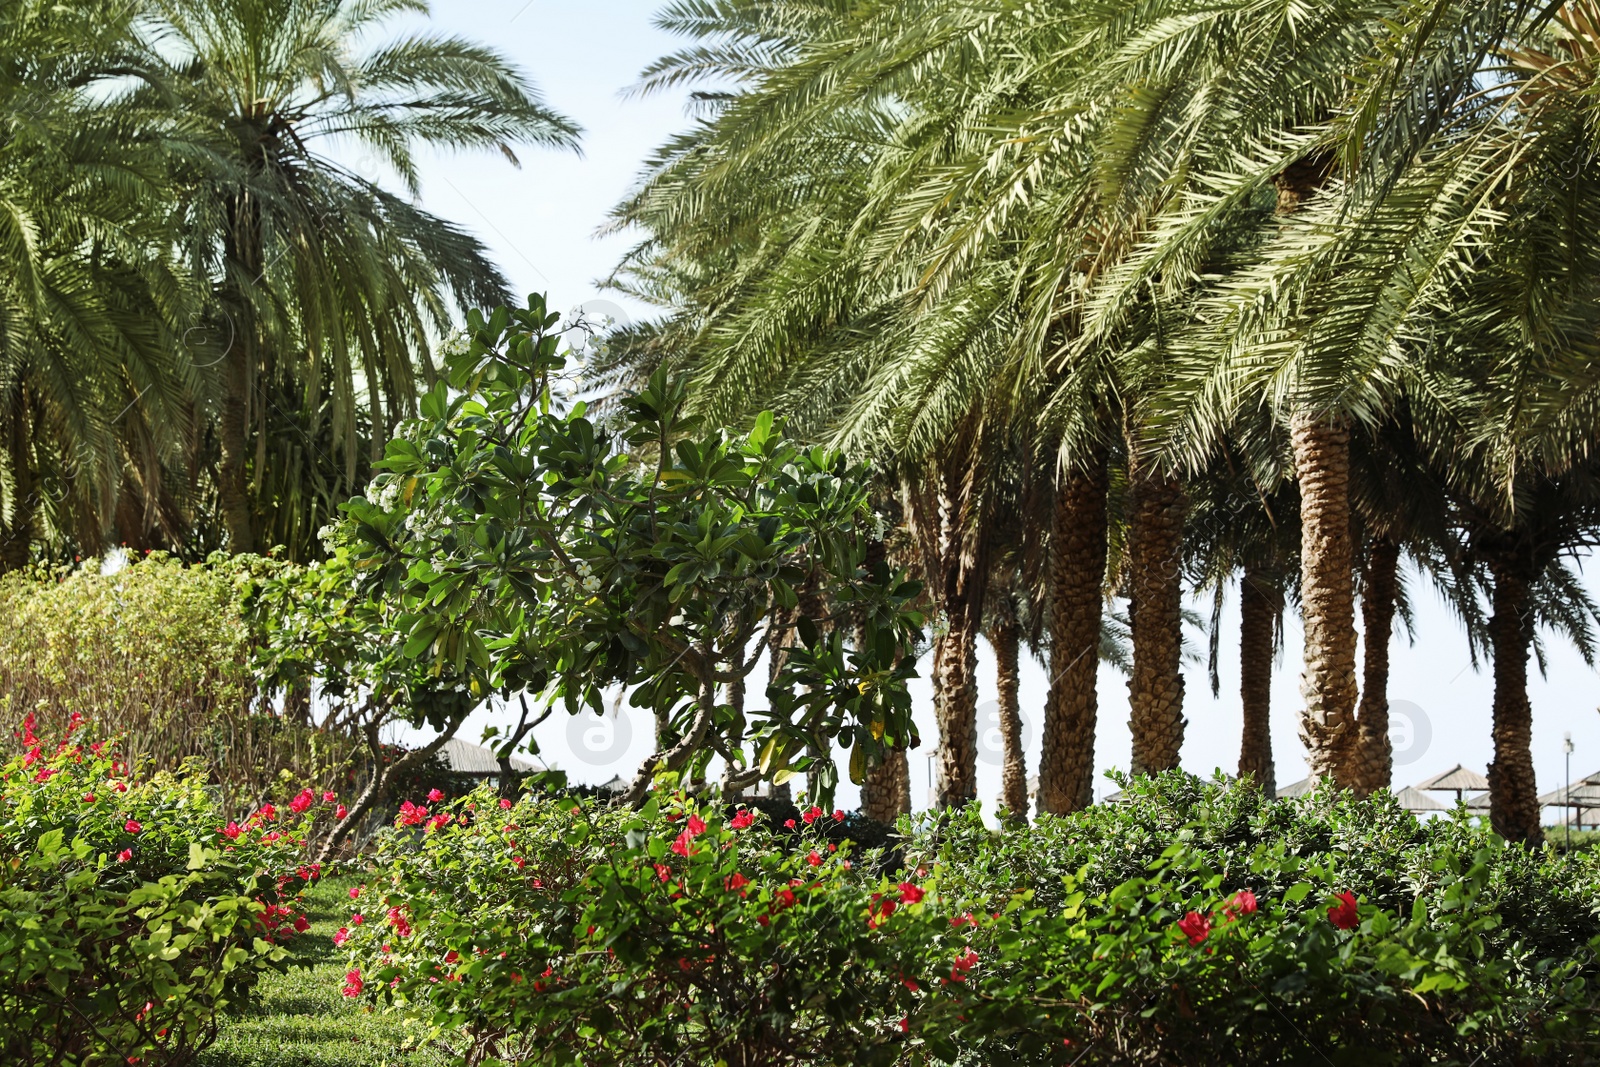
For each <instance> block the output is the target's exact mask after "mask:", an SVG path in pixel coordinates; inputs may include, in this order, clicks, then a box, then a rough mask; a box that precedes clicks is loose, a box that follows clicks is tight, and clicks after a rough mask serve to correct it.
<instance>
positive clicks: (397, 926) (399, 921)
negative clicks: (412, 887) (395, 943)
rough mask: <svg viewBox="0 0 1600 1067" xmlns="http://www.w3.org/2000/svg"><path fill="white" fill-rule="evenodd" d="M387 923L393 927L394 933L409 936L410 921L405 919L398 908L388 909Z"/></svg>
mask: <svg viewBox="0 0 1600 1067" xmlns="http://www.w3.org/2000/svg"><path fill="white" fill-rule="evenodd" d="M389 925H390V926H392V927H394V930H395V933H397V934H399V935H400V936H401V937H410V936H411V923H410V922H408V921H407V920H406V917H405V915H404V913H402V912H401V911H400V909H399V908H390V909H389Z"/></svg>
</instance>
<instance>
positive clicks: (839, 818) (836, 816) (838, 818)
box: [833, 808, 844, 822]
mask: <svg viewBox="0 0 1600 1067" xmlns="http://www.w3.org/2000/svg"><path fill="white" fill-rule="evenodd" d="M833 821H834V822H844V812H843V811H841V810H839V809H837V808H836V809H834V812H833Z"/></svg>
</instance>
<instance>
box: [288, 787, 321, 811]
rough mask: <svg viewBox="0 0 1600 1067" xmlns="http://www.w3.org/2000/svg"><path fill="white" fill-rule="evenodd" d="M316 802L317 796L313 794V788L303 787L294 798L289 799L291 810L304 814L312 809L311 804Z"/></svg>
mask: <svg viewBox="0 0 1600 1067" xmlns="http://www.w3.org/2000/svg"><path fill="white" fill-rule="evenodd" d="M316 802H317V798H316V797H315V796H314V795H313V794H312V792H311V790H309V789H302V790H300V792H299V793H297V794H296V795H295V798H294V799H293V800H291V801H289V810H290V811H292V812H294V813H295V814H296V815H304V814H305V813H306V812H307V811H309V810H310V808H311V805H313V804H315V803H316Z"/></svg>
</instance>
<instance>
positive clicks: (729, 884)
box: [722, 871, 750, 893]
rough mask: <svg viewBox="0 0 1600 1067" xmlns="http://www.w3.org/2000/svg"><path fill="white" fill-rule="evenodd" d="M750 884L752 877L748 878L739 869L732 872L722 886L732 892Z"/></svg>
mask: <svg viewBox="0 0 1600 1067" xmlns="http://www.w3.org/2000/svg"><path fill="white" fill-rule="evenodd" d="M749 884H750V879H748V878H746V877H745V876H744V875H743V874H741V873H740V872H739V871H734V872H733V873H732V874H730V875H728V877H727V879H726V880H725V881H724V882H723V883H722V888H723V889H725V890H727V891H728V892H730V893H731V892H733V891H734V890H735V889H743V888H744V887H745V886H747V885H749Z"/></svg>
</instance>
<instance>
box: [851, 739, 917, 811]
mask: <svg viewBox="0 0 1600 1067" xmlns="http://www.w3.org/2000/svg"><path fill="white" fill-rule="evenodd" d="M861 811H862V813H863V814H864V815H866V817H867V818H869V819H876V820H877V821H878V822H882V823H891V824H892V823H893V822H894V821H895V820H896V819H898V818H899V817H900V816H902V815H910V814H911V763H910V761H909V760H907V758H906V750H905V749H903V748H895V749H891V750H890V751H889V754H888V755H887V756H885V757H884V760H883V762H882V763H880V764H878V765H877V766H876V767H873V768H872V769H871V770H869V771H867V780H866V781H865V782H863V783H862V784H861Z"/></svg>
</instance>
